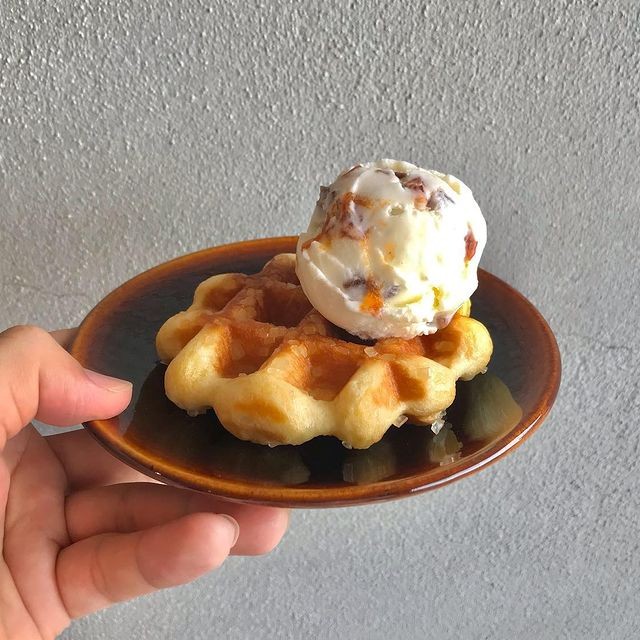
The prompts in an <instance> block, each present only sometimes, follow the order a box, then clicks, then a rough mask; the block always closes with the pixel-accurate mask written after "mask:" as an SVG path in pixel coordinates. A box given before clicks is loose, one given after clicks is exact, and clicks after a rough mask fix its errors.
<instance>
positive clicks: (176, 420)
mask: <svg viewBox="0 0 640 640" xmlns="http://www.w3.org/2000/svg"><path fill="white" fill-rule="evenodd" d="M295 243H296V238H295V237H282V238H267V239H263V240H251V241H248V242H240V243H236V244H230V245H224V246H221V247H214V248H211V249H205V250H203V251H199V252H197V253H192V254H189V255H186V256H182V257H180V258H176V259H175V260H172V261H170V262H167V263H165V264H162V265H159V266H157V267H155V268H153V269H150V270H149V271H146V272H144V273H142V274H140V275H138V276H136V277H135V278H133V279H132V280H129V281H128V282H126V283H125V284H123V285H122V286H120V287H119V288H117V289H116V290H115V291H113V292H112V293H110V294H109V295H108V296H107V297H106V298H104V299H103V300H102V301H101V302H100V303H99V304H98V305H97V306H96V307H95V308H94V309H93V310H92V311H91V312H90V313H89V315H88V316H87V317H86V318H85V320H84V322H83V323H82V325H81V327H80V330H79V332H78V335H77V337H76V339H75V342H74V344H73V347H72V354H73V355H74V356H75V357H76V358H77V359H78V360H79V361H80V362H81V364H82V365H83V366H85V367H89V368H92V369H95V370H97V371H100V372H103V373H106V374H109V375H113V376H118V377H120V378H125V379H127V380H131V381H132V382H133V384H134V396H133V401H132V402H131V405H130V406H129V408H128V409H126V411H124V412H123V413H122V414H121V415H119V416H116V417H115V418H111V419H109V420H94V421H91V422H88V423H86V424H85V425H84V426H85V427H86V428H87V429H88V430H89V431H90V432H91V433H92V434H93V435H94V436H95V437H96V438H97V439H98V440H99V441H100V442H101V443H102V444H103V445H104V446H105V447H106V448H107V449H108V450H109V451H111V452H112V453H113V454H114V455H116V456H117V457H118V458H120V459H121V460H123V461H124V462H126V463H127V464H129V465H131V466H132V467H135V468H136V469H139V470H140V471H142V472H144V473H146V474H147V475H149V476H151V477H153V478H156V479H159V480H162V481H164V482H166V483H168V484H174V485H178V486H182V487H188V488H191V489H197V490H200V491H206V492H209V493H212V494H215V495H218V496H222V497H225V498H228V499H231V500H236V501H240V502H253V503H261V504H271V505H281V506H292V507H333V506H345V505H353V504H363V503H367V502H375V501H380V500H389V499H392V498H399V497H402V496H407V495H413V494H416V493H419V492H421V491H426V490H429V489H435V488H437V487H440V486H442V485H444V484H447V483H449V482H452V481H453V480H458V479H460V478H463V477H465V476H467V475H469V474H471V473H473V472H475V471H478V470H479V469H481V468H482V467H484V466H486V465H488V464H490V463H492V462H495V461H496V460H497V459H498V458H500V457H501V456H503V455H504V454H506V453H507V452H509V451H511V450H513V449H514V448H515V447H516V446H517V445H518V444H520V443H521V442H522V441H523V440H524V439H525V438H526V437H528V436H529V435H531V433H533V431H534V430H535V429H536V428H537V427H538V426H540V424H541V423H542V421H543V419H544V418H545V416H546V415H547V413H548V412H549V410H550V408H551V406H552V404H553V401H554V400H555V397H556V394H557V391H558V386H559V383H560V354H559V352H558V347H557V344H556V341H555V338H554V337H553V334H552V332H551V330H550V329H549V327H548V325H547V323H546V322H545V321H544V319H543V318H542V316H541V315H540V313H539V312H538V311H537V310H536V309H535V307H534V306H533V305H532V304H531V303H530V302H529V301H528V300H527V299H526V298H525V297H524V296H522V295H521V294H520V293H518V292H517V291H516V290H515V289H513V288H512V287H510V286H509V285H507V284H506V283H504V282H503V281H502V280H500V279H498V278H496V277H495V276H493V275H491V274H490V273H487V272H486V271H482V270H480V272H479V281H480V284H479V287H478V290H477V291H476V293H475V294H474V296H473V298H472V302H473V307H472V315H473V316H474V317H476V318H478V319H479V320H481V321H482V322H483V323H484V324H485V325H486V326H487V328H488V329H489V331H490V333H491V336H492V338H493V342H494V354H493V357H492V359H491V362H490V364H489V367H488V371H487V373H485V374H484V375H480V376H477V377H476V378H475V379H474V380H472V381H470V382H459V383H458V385H457V391H456V400H455V402H454V404H453V405H452V406H451V407H450V409H449V410H448V411H447V422H448V425H447V426H446V427H445V429H443V430H442V431H441V432H440V433H439V434H438V435H435V434H433V432H432V431H431V430H430V429H429V428H428V427H426V428H425V427H417V426H412V425H404V426H403V427H401V428H399V429H398V428H395V427H391V428H390V430H389V431H388V432H387V434H386V435H385V436H384V438H383V439H382V440H381V441H380V442H378V443H377V444H375V445H373V446H372V447H370V448H369V449H366V450H362V451H358V450H348V449H345V448H344V447H343V446H342V445H341V444H340V442H339V441H338V440H336V439H335V438H330V437H321V438H316V439H314V440H312V441H310V442H307V443H306V444H303V445H300V446H296V447H294V446H281V447H275V448H268V447H264V446H261V445H256V444H252V443H249V442H243V441H241V440H238V439H237V438H235V437H234V436H232V435H230V434H229V433H228V432H227V431H225V430H224V428H223V427H222V426H221V425H220V423H219V422H218V421H217V419H216V416H215V414H214V413H213V412H212V411H210V412H209V413H207V414H206V415H202V416H198V417H195V418H192V417H189V416H188V415H187V414H186V413H185V412H184V411H182V410H181V409H179V408H178V407H176V406H175V405H173V404H172V403H171V402H170V401H169V400H168V399H167V397H166V396H165V393H164V384H163V377H164V370H165V367H164V365H162V364H161V363H159V362H158V359H157V356H156V352H155V336H156V333H157V331H158V329H159V328H160V326H161V325H162V323H163V322H164V321H165V320H166V319H167V318H168V317H169V316H171V315H173V314H175V313H176V312H177V311H180V310H183V309H185V308H186V307H187V306H189V304H190V303H191V300H192V297H193V292H194V290H195V287H196V286H197V285H198V283H200V282H201V281H202V280H204V279H205V278H207V277H208V276H210V275H213V274H216V273H225V272H234V271H237V272H244V273H254V272H256V271H259V270H260V268H261V267H262V266H263V264H264V263H265V262H266V261H267V260H269V259H270V258H271V257H272V256H274V255H276V254H277V253H282V252H286V251H294V249H295Z"/></svg>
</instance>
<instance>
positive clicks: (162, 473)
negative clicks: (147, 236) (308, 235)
mask: <svg viewBox="0 0 640 640" xmlns="http://www.w3.org/2000/svg"><path fill="white" fill-rule="evenodd" d="M296 241H297V236H275V237H268V238H258V239H252V240H244V241H240V242H232V243H226V244H221V245H216V246H213V247H207V248H205V249H200V250H198V251H194V252H190V253H186V254H183V255H180V256H177V257H175V258H172V259H170V260H168V261H166V262H163V263H160V264H158V265H155V266H153V267H150V268H149V269H146V270H144V271H142V272H140V273H138V274H137V275H135V276H133V277H132V278H129V279H128V280H126V281H125V282H123V283H122V284H121V285H119V286H118V287H116V288H115V289H113V290H112V291H111V292H109V293H108V294H107V295H106V296H104V297H103V298H102V299H101V300H100V301H99V302H98V303H97V304H96V305H95V306H94V307H93V308H92V309H91V311H89V313H88V314H87V315H86V316H85V318H84V319H83V321H82V322H81V324H80V326H79V328H78V332H77V334H76V337H75V339H74V342H73V344H72V346H71V349H70V353H71V355H72V356H74V357H75V358H76V359H77V360H78V361H79V362H80V363H81V364H83V363H84V364H86V363H87V359H86V353H87V348H88V346H89V345H90V343H91V335H92V328H94V327H95V326H96V325H97V324H99V323H100V319H101V317H102V315H103V314H105V313H106V312H108V311H109V310H110V309H111V308H112V304H111V303H114V302H116V301H117V300H118V299H119V298H121V297H122V296H123V295H125V294H126V292H127V291H128V289H129V288H130V287H131V285H132V283H134V282H135V283H137V284H138V285H140V284H143V283H144V281H145V280H149V278H150V277H151V276H152V275H153V277H154V279H156V278H157V277H158V276H161V274H162V272H171V273H174V272H175V271H176V270H178V269H179V268H180V267H181V266H184V265H188V264H190V263H192V262H193V261H194V260H198V259H201V258H202V257H204V256H206V255H209V254H215V253H222V252H231V251H234V250H236V249H238V250H239V249H241V250H242V251H243V252H244V253H245V254H246V255H247V257H250V255H251V254H252V253H260V252H261V251H264V250H265V249H268V250H269V251H273V255H276V254H277V253H282V252H291V251H293V250H295V243H296ZM479 271H480V272H482V277H483V278H486V279H488V280H489V281H491V282H492V286H497V287H499V288H502V289H503V291H504V292H505V293H506V294H507V295H506V298H507V299H508V300H511V301H513V300H514V299H515V300H517V301H518V302H519V303H520V304H524V305H525V306H526V307H528V311H529V312H530V313H529V314H528V315H529V317H530V319H531V321H532V323H535V324H536V325H537V328H538V330H539V333H540V335H541V336H542V337H543V338H544V340H545V342H546V348H544V349H543V351H544V352H545V353H546V354H549V355H550V358H549V359H548V361H547V362H546V365H547V368H548V370H549V376H548V377H547V380H546V383H545V385H544V387H543V390H542V392H541V394H540V397H539V398H538V399H537V400H536V401H535V403H534V406H533V408H532V409H531V410H530V411H529V412H528V413H527V414H523V416H522V417H521V419H520V420H519V422H518V424H517V425H515V426H514V427H513V428H512V429H510V430H509V431H508V432H507V433H505V434H503V435H502V436H501V437H500V438H499V439H497V440H496V441H494V442H492V443H490V444H488V445H486V446H485V447H482V448H480V449H479V450H478V451H475V452H474V453H472V454H470V455H469V456H466V457H465V458H462V459H461V460H459V461H457V462H454V463H451V464H449V465H447V466H446V467H442V468H441V470H440V472H439V473H437V472H438V469H433V468H431V469H429V471H424V472H421V473H416V474H413V475H411V476H407V477H404V478H397V479H394V480H381V481H379V482H376V483H372V484H364V485H356V484H354V485H346V486H338V487H327V488H305V487H282V486H274V485H270V484H267V483H263V482H257V483H247V482H244V481H240V480H236V481H233V480H227V479H224V478H218V477H215V476H206V477H205V479H203V474H199V473H193V472H190V471H189V470H187V469H185V468H184V467H172V466H171V465H170V464H169V463H167V462H165V461H164V460H163V461H160V463H158V460H157V459H153V458H151V457H150V456H149V455H146V454H145V452H144V450H141V449H138V448H135V447H133V446H126V443H124V444H123V442H122V440H121V439H117V438H115V437H113V435H112V429H109V428H107V426H106V424H105V423H106V422H107V421H106V420H90V421H87V422H85V423H83V427H84V428H85V429H86V430H87V431H88V432H89V433H91V435H92V436H93V437H94V438H95V439H96V440H97V441H98V442H100V444H101V445H102V446H103V447H105V448H106V449H107V450H108V451H109V452H110V453H111V454H113V455H114V456H115V457H116V458H118V459H120V460H121V461H122V462H124V463H125V464H127V465H128V466H130V467H133V468H135V469H137V470H138V471H140V472H142V473H143V474H145V475H147V476H149V477H151V478H153V479H155V480H161V481H162V482H165V483H166V484H171V485H174V486H180V487H187V488H190V489H195V490H198V491H203V492H206V493H210V494H213V495H216V496H218V497H220V498H224V499H226V500H230V501H234V502H242V503H253V504H262V505H271V506H282V507H297V508H300V507H309V508H319V507H340V506H355V505H359V504H368V503H375V502H382V501H387V500H392V499H397V498H401V497H408V496H412V495H416V494H419V493H423V492H426V491H431V490H434V489H438V488H440V487H443V486H445V485H447V484H450V483H451V482H455V481H457V480H460V479H462V478H465V477H467V476H469V475H472V474H474V473H476V472H478V471H480V470H481V469H484V468H486V467H488V466H490V465H492V464H494V463H495V462H496V461H497V460H499V459H500V458H502V457H503V456H505V455H506V454H507V453H509V452H511V451H513V450H514V449H516V448H517V447H518V446H519V445H521V444H522V443H523V442H524V441H525V440H526V439H528V438H529V437H530V436H531V435H532V434H533V433H534V432H535V431H536V430H537V429H538V428H539V426H540V425H541V424H542V422H543V421H544V420H545V418H546V417H547V416H548V414H549V412H550V411H551V408H552V406H553V404H554V402H555V399H556V397H557V395H558V391H559V387H560V379H561V368H562V365H561V356H560V350H559V348H558V343H557V340H556V338H555V336H554V334H553V332H552V330H551V328H550V327H549V324H548V323H547V321H546V320H545V319H544V317H543V316H542V314H541V313H540V311H539V310H538V309H537V308H536V307H535V305H534V304H533V303H532V302H531V301H530V300H528V298H527V297H526V296H524V295H523V294H522V293H520V292H519V291H518V290H517V289H515V288H514V287H512V286H511V285H509V284H508V283H506V282H505V281H504V280H502V279H501V278H499V277H498V276H496V275H494V274H492V273H490V272H489V271H486V270H485V269H479ZM154 339H155V337H154ZM434 472H436V473H435V476H436V477H435V478H434ZM426 476H429V478H427V477H426Z"/></svg>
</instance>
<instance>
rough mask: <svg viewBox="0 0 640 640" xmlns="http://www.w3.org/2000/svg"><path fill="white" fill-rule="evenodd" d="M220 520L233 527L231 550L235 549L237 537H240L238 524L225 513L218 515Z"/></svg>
mask: <svg viewBox="0 0 640 640" xmlns="http://www.w3.org/2000/svg"><path fill="white" fill-rule="evenodd" d="M218 515H219V516H220V517H221V518H224V519H225V520H226V521H227V522H229V524H230V525H231V526H232V527H233V542H232V543H231V547H230V548H231V549H233V547H235V545H236V542H238V536H239V535H240V525H239V524H238V522H237V520H236V519H235V518H232V517H231V516H230V515H227V514H226V513H219V514H218Z"/></svg>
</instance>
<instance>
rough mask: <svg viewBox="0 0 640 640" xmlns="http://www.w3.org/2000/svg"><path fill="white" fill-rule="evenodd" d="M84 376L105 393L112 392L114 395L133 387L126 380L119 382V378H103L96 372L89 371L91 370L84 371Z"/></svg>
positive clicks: (102, 375)
mask: <svg viewBox="0 0 640 640" xmlns="http://www.w3.org/2000/svg"><path fill="white" fill-rule="evenodd" d="M84 374H85V375H86V376H87V378H88V379H89V380H90V381H91V382H92V383H93V384H95V385H96V387H100V388H101V389H105V390H106V391H112V392H114V393H121V392H122V391H128V390H130V389H131V387H132V386H133V385H132V384H131V383H130V382H128V381H127V380H120V378H112V377H111V376H105V375H104V374H102V373H98V372H97V371H91V369H85V370H84Z"/></svg>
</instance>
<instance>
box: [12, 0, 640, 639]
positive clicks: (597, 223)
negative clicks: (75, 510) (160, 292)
mask: <svg viewBox="0 0 640 640" xmlns="http://www.w3.org/2000/svg"><path fill="white" fill-rule="evenodd" d="M143 5H146V6H143ZM638 7H639V5H638V3H637V2H634V1H628V2H627V1H624V0H615V1H613V0H612V1H610V2H591V1H589V2H587V1H580V0H575V1H560V2H555V1H553V0H534V1H532V2H493V1H487V2H480V1H477V2H474V3H472V2H469V3H464V2H455V1H445V0H442V1H441V2H438V3H435V2H426V3H425V2H415V3H410V2H393V1H389V2H366V3H365V2H336V1H331V2H300V3H298V2H292V1H280V2H237V1H235V0H232V1H227V2H224V3H222V2H213V1H211V2H210V3H207V2H201V1H198V0H188V1H185V2H169V3H160V2H158V3H154V2H147V3H137V4H136V6H135V7H134V6H132V3H125V2H117V1H114V0H108V1H104V2H100V3H97V2H56V3H46V4H45V3H42V2H39V1H37V0H24V1H23V2H15V1H7V0H5V2H3V3H2V7H0V133H1V137H0V276H1V280H0V282H1V285H0V286H1V291H2V297H3V304H2V306H1V307H0V327H1V326H6V325H10V324H13V323H18V322H26V321H29V322H37V323H40V324H42V325H44V326H45V327H49V328H53V327H59V326H65V325H73V324H75V323H77V322H78V321H79V320H80V319H81V318H82V317H83V315H84V314H85V313H86V312H87V310H88V309H89V308H90V307H91V306H92V305H93V304H94V303H95V302H97V301H98V300H99V299H100V298H101V296H102V295H103V294H105V293H106V292H108V291H109V290H110V289H111V288H112V287H114V286H115V285H117V284H118V283H120V282H122V281H123V280H125V279H126V278H129V277H130V276H132V275H134V274H136V273H137V272H139V271H140V270H142V269H145V268H146V267H149V266H151V265H154V264H156V263H158V262H161V261H164V260H166V259H168V258H170V257H173V256H175V255H178V254H181V253H184V252H186V251H191V250H195V249H199V248H202V247H206V246H209V245H214V244H218V243H222V242H228V241H232V240H240V239H245V238H251V237H256V236H267V235H274V234H288V233H295V232H297V231H299V230H300V229H302V228H303V227H304V226H305V224H306V221H307V218H308V216H309V215H310V212H311V210H312V206H313V204H314V201H315V198H316V195H317V187H318V184H319V182H320V181H325V182H326V181H327V180H329V179H331V177H332V176H333V175H334V174H335V173H336V171H337V170H339V169H340V168H342V167H344V166H347V165H349V164H350V163H353V162H356V161H360V160H369V159H374V158H377V157H380V156H388V157H396V158H402V159H406V160H410V161H412V162H415V163H417V164H420V165H422V166H426V167H433V168H438V169H441V170H445V171H447V172H451V173H454V174H455V175H457V176H459V177H460V178H462V179H463V180H464V181H465V182H466V183H467V184H468V185H470V186H471V187H472V189H473V190H474V193H475V195H476V197H477V199H478V201H479V203H480V205H481V207H482V209H483V211H484V213H485V215H486V218H487V221H488V225H489V231H490V240H489V245H488V248H487V250H486V252H485V257H484V260H483V265H484V266H485V267H486V268H488V269H489V270H491V271H493V272H495V273H496V274H497V275H499V276H500V277H502V278H504V279H506V280H507V281H509V282H510V283H512V284H513V285H515V286H516V287H517V288H519V289H521V290H522V291H523V292H524V293H526V294H527V295H528V296H529V297H530V298H531V299H532V300H533V301H534V302H535V303H536V304H537V305H538V306H539V308H540V309H541V310H542V312H543V313H544V314H545V315H546V317H547V318H548V319H549V321H550V323H551V325H552V327H553V328H554V330H555V331H556V333H557V336H558V340H559V343H560V345H561V349H562V353H563V358H564V379H563V384H562V388H561V393H560V397H559V400H558V403H557V405H556V408H555V410H554V411H553V413H552V415H551V418H550V419H549V421H548V422H547V423H546V424H545V426H544V427H543V428H542V429H541V430H540V431H539V432H538V433H537V435H536V436H535V437H534V438H533V439H532V440H531V441H530V442H528V443H527V444H526V445H525V446H524V447H522V448H521V449H519V450H518V452H517V453H515V454H514V455H512V456H510V457H508V458H507V459H505V460H504V461H502V462H501V463H500V464H498V465H496V466H495V467H492V468H491V469H489V470H487V471H484V472H482V473H480V474H479V475H477V476H475V477H473V478H471V479H468V480H465V481H464V482H461V483H458V484H455V485H452V486H449V487H446V488H444V489H442V490H439V491H437V492H435V493H432V494H430V495H424V496H422V497H418V498H414V499H411V500H406V501H400V502H397V503H391V504H383V505H378V506H373V507H362V508H354V509H345V510H331V511H309V512H304V513H303V512H299V513H295V514H294V517H293V522H292V526H291V530H290V532H289V534H288V536H287V538H286V539H285V541H284V542H283V544H282V545H281V546H280V547H279V548H278V550H277V551H276V552H274V553H273V554H272V555H271V556H269V557H267V558H263V559H257V560H256V559H237V558H234V559H231V560H230V561H229V562H228V563H227V564H226V565H225V566H224V567H223V568H222V569H221V570H220V571H219V572H217V573H215V574H213V575H209V576H207V577H206V578H203V579H201V580H200V581H199V582H197V583H196V584H193V585H190V586H186V587H183V588H180V589H175V590H172V591H168V592H164V593H159V594H157V595H154V596H152V597H149V598H144V599H141V600H137V601H135V602H132V603H129V604H125V605H121V606H119V607H116V608H114V609H112V610H110V611H107V612H105V613H101V614H99V615H95V616H91V617H89V618H87V619H84V620H81V621H79V622H77V623H75V624H74V625H73V627H72V628H71V629H70V630H69V631H68V632H67V633H65V635H64V637H65V638H67V639H68V640H71V639H76V638H99V639H107V638H114V639H115V638H118V639H120V638H123V637H125V638H127V637H136V638H140V639H141V640H142V639H151V638H154V639H157V638H190V639H193V640H195V639H200V638H202V639H204V638H212V637H216V638H234V639H235V638H237V639H246V638H256V639H257V638H296V639H297V638H380V639H383V638H403V639H405V638H406V639H415V640H418V639H422V638H430V637H433V638H442V637H445V638H449V637H451V638H465V639H475V638H491V639H503V638H504V639H505V640H506V639H511V638H515V637H517V638H519V639H520V640H525V639H532V640H533V639H536V638H620V639H622V638H631V637H637V636H638V634H639V633H640V610H639V608H638V606H637V605H638V591H639V589H640V555H639V553H638V539H639V526H640V497H639V496H640V480H639V476H638V451H639V448H640V430H639V429H638V426H639V425H638V417H637V416H638V411H639V410H640V400H639V394H638V377H637V364H638V349H639V346H640V338H639V334H638V329H637V327H638V324H637V318H638V316H639V315H640V303H639V296H638V288H639V281H640V277H639V276H640V274H639V266H638V265H639V260H638V248H639V246H640V242H639V241H640V234H639V232H638V212H639V210H640V189H639V187H638V177H639V171H640V160H639V155H640V154H638V148H639V146H640V145H639V142H640V141H639V136H638V133H639V124H638V116H639V101H640V89H639V87H640V27H639V24H640V13H639V8H638Z"/></svg>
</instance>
